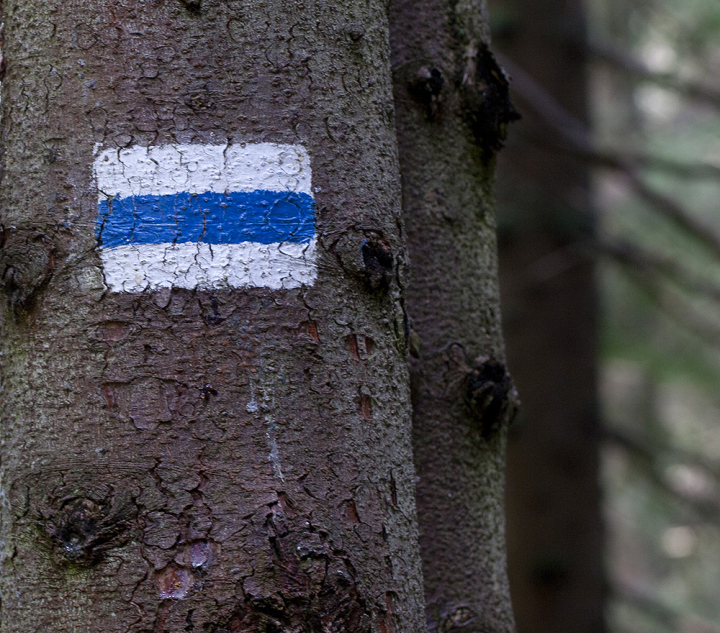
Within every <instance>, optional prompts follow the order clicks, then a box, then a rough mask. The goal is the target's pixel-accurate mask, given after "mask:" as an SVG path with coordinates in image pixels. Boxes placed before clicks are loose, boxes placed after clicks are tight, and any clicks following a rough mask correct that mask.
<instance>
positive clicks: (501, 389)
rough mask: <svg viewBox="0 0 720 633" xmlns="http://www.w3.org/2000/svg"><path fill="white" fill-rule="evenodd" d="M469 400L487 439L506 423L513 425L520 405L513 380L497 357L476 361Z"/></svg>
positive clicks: (468, 387) (469, 382)
mask: <svg viewBox="0 0 720 633" xmlns="http://www.w3.org/2000/svg"><path fill="white" fill-rule="evenodd" d="M465 397H466V401H467V404H468V407H469V408H470V410H471V411H472V413H473V415H474V417H475V418H476V419H477V420H478V421H479V423H480V429H481V433H482V436H483V437H484V438H485V439H489V438H490V437H492V436H493V435H495V434H496V433H497V432H498V431H499V430H500V428H501V427H502V424H503V422H504V421H505V420H507V422H508V423H509V422H510V421H511V419H512V418H513V417H515V414H516V413H517V408H518V406H519V398H518V394H517V391H516V389H515V385H514V384H513V380H512V377H511V376H510V373H509V372H508V370H507V367H506V366H505V364H504V363H502V362H501V361H499V360H498V359H497V358H487V357H484V356H480V357H479V358H477V359H476V360H475V362H474V363H473V366H472V368H471V369H470V371H469V372H468V374H467V379H466V389H465Z"/></svg>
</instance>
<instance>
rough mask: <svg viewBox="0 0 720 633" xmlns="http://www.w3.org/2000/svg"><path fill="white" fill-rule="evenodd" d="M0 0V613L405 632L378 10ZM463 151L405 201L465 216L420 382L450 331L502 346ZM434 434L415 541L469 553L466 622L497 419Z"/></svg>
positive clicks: (479, 210) (411, 511)
mask: <svg viewBox="0 0 720 633" xmlns="http://www.w3.org/2000/svg"><path fill="white" fill-rule="evenodd" d="M4 4H5V7H4V14H5V17H4V23H5V44H4V54H5V66H6V68H7V70H6V74H5V78H4V81H3V91H2V103H3V109H4V112H3V119H2V142H3V168H4V174H3V180H2V185H3V188H2V223H3V227H4V229H3V234H2V235H3V237H2V244H3V248H2V250H1V251H0V253H1V257H2V259H1V260H0V264H1V266H2V267H1V268H0V273H1V274H2V278H3V282H4V293H3V297H4V298H3V303H4V307H3V311H2V315H3V316H2V318H3V322H2V372H3V378H2V379H3V382H2V405H1V406H2V542H1V547H2V625H1V630H2V631H3V633H11V632H23V633H27V632H28V631H54V632H58V633H60V632H65V631H67V632H71V631H82V632H83V633H93V632H101V631H102V632H103V633H106V632H108V631H125V632H137V633H140V632H143V633H147V632H150V631H152V632H153V633H159V632H162V631H172V632H177V631H196V632H200V631H202V632H203V633H205V632H208V633H213V632H214V633H221V632H227V631H232V632H240V631H253V632H255V631H266V632H268V633H270V632H279V631H283V632H300V631H336V632H338V633H339V632H340V631H343V632H345V631H348V632H365V631H367V632H369V631H373V632H382V633H390V632H407V633H411V632H413V633H415V632H417V631H420V630H421V629H422V628H423V624H422V590H421V573H420V562H419V557H418V554H417V548H416V545H417V535H416V524H415V505H414V492H413V487H414V482H413V468H412V461H411V448H410V414H409V411H410V409H409V388H408V385H409V381H408V375H407V368H406V332H405V317H404V310H403V303H402V300H401V294H400V282H399V281H398V280H401V279H402V268H403V247H402V242H401V200H400V182H399V175H398V164H397V157H396V156H397V154H396V140H395V129H394V124H393V102H392V91H391V84H390V72H389V52H388V35H387V33H388V31H387V24H386V11H385V3H384V2H383V1H382V0H369V1H364V0H363V1H360V0H348V1H347V2H343V3H336V2H329V1H327V0H315V1H309V0H308V1H298V2H295V3H292V8H289V7H288V6H286V3H279V2H276V1H274V0H235V1H231V2H226V1H221V0H202V2H201V1H200V0H183V1H179V0H145V1H143V0H140V1H137V0H119V1H118V0H113V1H110V0H82V1H80V0H63V1H60V0H42V1H41V0H5V3H4ZM413 116H417V115H413ZM453 125H455V124H453ZM450 129H452V130H453V133H454V134H458V135H459V134H460V133H459V132H458V131H457V129H456V128H454V127H451V128H450ZM458 138H459V139H460V136H458ZM459 142H461V144H462V150H461V152H460V153H459V154H458V155H457V157H456V158H454V159H453V160H452V161H449V162H447V163H446V164H445V165H444V169H446V170H450V169H452V170H454V169H456V168H457V169H461V171H462V173H464V174H467V176H466V178H467V182H471V183H473V184H472V187H471V188H470V189H469V190H468V191H467V192H466V193H463V194H462V195H461V194H459V193H458V194H455V193H453V192H452V190H451V189H450V187H451V186H453V185H454V184H461V183H462V182H465V181H464V180H459V178H460V176H456V177H454V178H456V179H453V178H451V179H450V180H449V181H448V182H447V184H446V185H443V187H447V189H445V190H444V193H443V192H440V191H439V190H438V189H437V187H438V186H437V185H433V186H432V187H430V188H423V192H425V193H422V192H421V191H420V189H417V190H415V189H414V186H413V185H411V186H410V187H409V191H411V192H413V191H416V192H417V193H421V194H422V195H430V194H432V195H436V194H437V195H438V196H441V195H448V196H452V197H453V199H452V205H446V206H445V207H443V208H447V209H449V210H448V211H447V213H451V214H453V213H455V212H456V211H455V209H456V204H458V203H461V202H463V203H465V202H466V203H467V204H468V208H470V207H472V209H473V211H472V212H471V213H468V214H467V217H465V216H462V217H457V218H456V219H455V218H453V217H448V219H447V220H443V219H442V218H443V216H442V214H441V211H440V210H439V207H438V208H436V207H433V213H437V215H436V217H437V221H438V222H446V224H447V227H449V228H450V229H451V230H452V231H454V232H455V233H457V234H458V235H460V233H461V230H465V229H467V230H471V229H472V230H475V229H477V230H478V231H480V233H479V237H477V236H473V237H472V238H471V239H468V240H466V241H465V242H463V243H462V244H461V245H460V246H458V250H457V252H455V253H452V260H451V262H448V263H451V266H453V267H454V266H460V265H461V264H460V262H461V261H462V260H463V258H464V257H465V256H466V255H467V256H468V257H469V256H470V255H471V254H472V257H471V258H469V259H467V260H466V261H464V263H462V266H463V268H462V269H460V268H450V269H449V270H450V271H451V274H457V279H462V278H463V277H465V276H466V275H467V276H468V277H467V279H468V280H469V281H471V282H472V284H474V285H473V286H472V288H473V290H471V291H469V292H468V293H467V294H466V295H462V296H460V295H458V296H456V297H455V299H453V301H454V303H455V304H456V307H455V308H454V309H455V310H456V311H457V320H454V321H452V329H451V330H443V331H442V332H437V333H436V334H434V335H433V336H436V337H438V338H437V342H433V341H432V340H431V337H430V335H428V336H427V344H428V350H430V351H429V352H428V353H429V354H430V355H429V356H427V361H426V365H427V366H428V367H432V372H433V375H435V374H436V373H437V372H439V373H437V376H438V379H439V380H442V381H443V382H441V383H437V385H436V387H434V389H436V390H437V389H440V390H442V389H443V388H445V387H444V386H445V385H446V384H449V383H448V381H449V380H450V379H451V376H454V373H453V372H454V371H455V370H454V369H453V368H454V366H453V365H452V362H454V361H453V360H451V359H454V358H455V356H454V355H453V354H454V351H453V350H455V349H459V347H458V346H461V347H462V348H464V350H465V353H466V355H467V356H468V357H469V358H472V357H473V355H475V354H478V353H480V352H481V351H483V350H486V349H490V348H493V347H494V348H495V349H497V351H498V352H499V350H500V342H499V333H498V329H497V325H496V323H497V320H496V318H497V303H496V299H495V298H494V297H495V296H496V283H495V279H494V262H495V259H494V250H493V249H492V247H491V244H492V221H491V220H490V219H489V211H488V210H487V208H486V206H485V205H484V203H482V202H481V201H483V200H485V199H486V196H485V194H484V192H483V190H482V186H483V183H484V182H485V180H483V179H482V178H481V177H480V176H479V174H480V173H481V170H479V169H476V168H471V167H462V168H460V167H457V166H458V164H459V161H460V159H464V158H466V157H467V156H469V155H470V154H471V153H472V152H473V151H474V150H473V149H472V147H470V146H469V145H466V144H464V141H462V140H460V141H459ZM427 149H431V146H430V145H428V146H427ZM310 170H311V174H312V175H311V176H310ZM452 175H453V174H451V173H447V175H446V176H445V177H447V178H450V176H452ZM241 177H242V178H241ZM487 177H489V176H487V175H486V176H485V178H487ZM243 178H244V180H242V179H243ZM417 178H418V176H417V175H414V176H413V177H412V180H411V181H410V182H417V180H416V179H417ZM238 179H240V180H242V182H240V180H238ZM434 192H436V193H434ZM413 195H415V194H413ZM268 196H269V197H268ZM233 213H235V215H234V216H233V215H232V214H233ZM258 214H259V215H258ZM223 218H226V220H227V222H226V223H225V224H223ZM238 218H239V220H238ZM253 218H255V219H256V220H257V221H256V222H255V223H254V224H253ZM258 218H259V219H258ZM236 220H238V221H240V220H242V221H243V222H246V224H242V223H241V225H236V224H234V222H235V221H236ZM237 226H240V227H241V229H242V231H247V234H244V233H243V234H242V235H240V233H242V231H241V230H240V228H237ZM236 229H237V230H236ZM248 236H249V237H248ZM273 236H274V237H273ZM436 239H437V240H438V241H441V240H444V239H447V238H444V237H441V236H440V235H439V234H438V236H437V237H434V238H433V243H432V244H431V248H432V249H434V251H435V253H434V255H435V256H436V258H437V259H438V261H440V258H441V257H445V256H446V255H447V256H450V255H451V251H450V246H449V245H447V244H446V243H444V242H443V244H440V243H437V244H436V243H435V240H436ZM419 259H420V258H419V257H417V256H416V260H419ZM278 267H279V268H278ZM438 272H440V269H439V268H438ZM423 276H424V273H421V274H420V278H422V277H423ZM446 277H447V269H445V274H444V277H443V278H446ZM435 279H436V282H437V283H440V284H442V283H444V282H441V278H440V277H436V278H435ZM479 287H482V288H487V290H488V296H491V297H493V299H492V300H491V301H490V302H489V303H488V304H486V305H480V306H477V305H476V304H475V301H476V299H477V297H478V296H479V295H478V294H477V289H478V288H479ZM438 291H439V292H442V288H441V287H439V288H438ZM418 292H419V290H418V291H415V294H416V295H417V294H418ZM465 297H467V299H465ZM426 318H427V317H425V316H423V315H422V313H421V312H420V311H419V310H416V320H417V323H418V325H416V327H419V324H420V323H422V322H423V320H425V319H426ZM453 318H454V317H453ZM448 319H450V317H448ZM464 325H467V326H468V330H467V332H466V333H465V334H464V335H463V336H458V335H456V334H455V333H454V332H455V330H456V328H457V327H458V326H464ZM453 346H454V347H453ZM428 371H430V370H428ZM431 379H432V378H431V376H430V375H428V377H427V379H422V378H421V377H418V378H417V379H416V380H431ZM423 384H425V385H426V386H424V387H422V388H420V389H419V390H418V394H425V393H426V391H427V389H428V388H429V386H430V383H428V382H424V383H423ZM448 389H449V388H448ZM427 393H428V394H429V393H430V392H429V391H427ZM423 397H430V396H429V395H428V396H424V395H419V398H421V399H422V398H423ZM441 397H442V398H445V399H447V400H448V402H449V403H450V405H451V408H452V411H453V412H454V413H453V415H459V413H458V412H459V411H460V408H461V407H462V406H463V405H462V402H461V400H459V399H458V398H459V392H457V390H456V389H453V390H450V391H448V395H442V396H441ZM442 423H443V424H446V425H461V424H465V423H464V422H462V423H461V422H460V421H458V420H456V419H454V418H453V419H443V421H442ZM456 436H457V438H458V441H462V442H467V444H468V453H467V454H466V455H465V456H464V457H463V458H462V463H463V464H464V468H465V469H466V471H467V473H468V475H467V477H465V478H463V479H460V480H458V481H452V482H451V481H450V479H449V478H450V477H452V476H454V473H453V472H448V471H445V470H441V471H440V472H439V473H438V474H437V477H439V478H440V481H441V482H442V484H443V486H444V488H443V490H442V494H441V496H442V497H443V498H446V497H447V495H448V493H450V494H451V495H455V497H454V498H453V499H451V501H452V504H451V505H449V506H448V505H443V506H438V508H437V510H438V511H439V512H441V513H442V512H448V513H449V512H453V513H459V514H454V515H450V514H448V515H446V516H445V519H444V520H443V521H442V523H441V524H440V526H439V529H440V528H442V529H447V527H448V525H449V522H452V523H453V524H455V523H459V524H460V525H461V526H463V527H462V529H461V531H460V535H461V536H462V540H463V542H464V540H465V539H467V538H469V535H470V534H477V535H478V545H477V546H476V547H474V548H473V552H474V553H477V554H481V555H482V557H483V558H482V559H481V560H480V561H479V563H478V564H477V566H475V562H473V564H472V565H468V563H467V562H463V563H462V564H458V563H459V561H458V560H457V559H456V558H455V554H456V552H455V550H453V551H452V552H448V558H447V560H446V561H445V563H444V567H443V568H444V569H446V570H447V571H448V572H449V573H450V572H451V573H450V576H448V578H449V577H453V578H456V577H457V576H458V574H459V575H462V577H463V578H466V579H468V581H469V591H470V592H471V593H470V594H469V595H472V596H473V598H472V601H471V603H470V604H471V607H472V609H474V610H476V611H477V610H479V609H480V605H479V604H478V603H477V602H476V601H475V597H474V596H476V595H483V596H484V595H486V594H487V593H488V592H490V591H492V590H493V588H494V587H495V586H497V587H499V588H500V589H501V590H502V591H501V592H500V594H498V595H500V596H504V593H503V591H504V587H505V582H504V573H503V571H502V569H503V566H502V547H501V543H502V540H501V532H502V521H501V509H500V499H501V495H502V476H501V466H502V459H501V457H500V454H501V449H502V444H503V437H504V435H503V433H498V434H494V435H492V437H491V438H490V439H489V440H483V439H481V438H480V435H479V432H478V430H477V429H476V428H474V427H472V426H470V424H469V423H468V424H466V425H465V426H459V427H457V431H456V430H453V431H452V434H451V436H450V438H451V439H452V438H455V437H456ZM443 450H445V448H443ZM470 459H472V460H475V461H474V462H473V463H470V462H469V461H468V460H470ZM424 481H425V479H422V480H421V482H424ZM465 486H468V489H467V491H465V490H464V487H465ZM478 501H479V502H480V505H479V506H477V507H473V506H472V504H474V503H476V502H478ZM459 540H461V539H459ZM426 542H427V535H426ZM430 578H431V580H432V581H433V582H435V581H436V579H435V578H434V577H433V576H432V574H431V575H430ZM433 591H435V590H434V589H433ZM476 592H479V593H476ZM459 597H460V596H456V595H455V594H454V593H453V594H452V595H451V596H449V599H450V602H448V603H447V604H456V603H455V602H454V601H455V600H456V599H457V598H459ZM493 600H494V599H493ZM503 600H504V598H501V597H499V598H497V604H498V608H499V609H500V610H499V611H498V612H497V614H495V613H493V615H490V614H489V612H487V613H485V612H483V618H485V619H488V618H490V619H491V620H492V621H495V620H496V619H498V620H503V619H505V618H506V613H507V608H506V603H505V602H503ZM445 604H446V602H445V601H444V600H443V601H442V605H443V608H444V605H445ZM486 604H489V603H486ZM468 630H469V629H468ZM473 630H475V629H473ZM478 630H479V629H478Z"/></svg>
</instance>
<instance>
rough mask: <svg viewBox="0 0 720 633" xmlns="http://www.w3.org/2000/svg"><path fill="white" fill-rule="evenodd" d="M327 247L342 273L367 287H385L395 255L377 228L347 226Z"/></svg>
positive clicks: (389, 279) (391, 270)
mask: <svg viewBox="0 0 720 633" xmlns="http://www.w3.org/2000/svg"><path fill="white" fill-rule="evenodd" d="M330 250H331V251H332V252H333V253H334V254H335V255H336V257H337V258H338V259H339V260H340V265H341V266H342V267H343V269H344V270H345V272H347V273H349V274H351V275H352V276H353V277H356V278H359V279H362V280H363V281H364V282H365V283H366V284H367V286H368V287H369V288H370V289H371V290H381V291H385V290H387V289H388V288H389V287H390V285H391V284H392V281H393V277H394V275H395V264H396V257H395V256H394V255H393V251H392V248H391V246H390V244H389V243H388V242H387V240H386V239H385V238H384V237H383V236H382V235H381V234H380V233H379V232H377V231H373V230H365V231H360V230H356V229H350V230H349V231H347V232H346V233H345V234H344V235H343V236H342V237H341V238H340V239H338V240H337V241H336V242H334V243H333V244H332V246H331V247H330Z"/></svg>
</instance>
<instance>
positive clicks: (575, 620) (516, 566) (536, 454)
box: [490, 0, 606, 633]
mask: <svg viewBox="0 0 720 633" xmlns="http://www.w3.org/2000/svg"><path fill="white" fill-rule="evenodd" d="M490 11H491V13H492V15H493V20H494V21H495V22H496V23H497V29H496V30H494V41H495V44H496V46H497V47H498V50H500V51H502V52H503V53H504V54H505V55H507V56H508V58H509V59H510V60H512V62H513V64H515V65H517V66H519V67H520V68H522V69H523V70H524V71H525V72H526V73H527V74H528V75H530V76H531V77H532V78H533V79H534V80H535V81H536V82H538V83H539V84H540V85H541V86H542V87H543V88H544V89H545V90H546V91H547V92H548V93H549V94H550V95H551V96H552V97H553V98H554V99H555V100H556V101H557V102H559V103H560V104H561V105H562V106H563V107H564V108H565V109H566V110H567V111H568V112H570V113H572V114H573V115H574V116H575V117H577V118H578V119H580V120H582V121H587V119H588V111H587V89H588V88H587V75H586V72H587V69H586V65H585V53H584V48H583V42H584V38H585V31H584V28H585V26H584V14H583V7H582V3H581V2H569V3H568V2H566V1H564V0H562V1H555V0H548V1H545V2H536V1H533V0H512V1H505V0H492V1H491V2H490ZM518 81H520V78H518ZM518 106H519V107H520V108H521V109H522V114H523V120H522V121H521V122H520V123H519V124H518V125H517V127H515V128H514V129H513V135H512V136H511V138H510V141H509V142H508V146H507V148H506V149H505V150H504V151H503V153H502V154H501V156H500V158H499V160H498V187H497V192H498V223H499V235H500V240H499V244H500V279H501V287H502V298H503V317H504V326H505V336H506V341H507V350H508V364H509V365H510V368H511V370H512V372H513V376H514V378H515V380H516V384H517V387H518V390H519V391H520V393H521V395H522V402H523V406H522V409H521V413H520V415H519V416H518V419H517V420H516V422H515V423H514V424H513V426H512V427H511V430H510V434H509V438H508V470H507V517H508V565H509V573H510V586H511V590H512V596H513V606H514V610H515V617H516V619H517V625H518V631H520V632H522V633H541V632H542V633H561V632H567V633H570V632H571V631H572V632H577V631H587V632H591V631H592V632H599V631H603V630H604V623H603V609H604V604H605V603H604V600H605V595H606V586H605V575H604V572H603V529H602V516H601V507H600V489H599V451H600V437H601V434H600V420H599V411H598V401H597V358H596V353H597V350H596V336H597V323H596V318H597V311H598V305H597V296H596V287H595V264H594V261H593V260H592V258H591V253H592V247H593V239H594V226H593V219H592V211H591V204H592V203H591V199H590V198H591V196H590V174H589V170H588V168H587V166H586V165H585V164H583V163H582V161H580V160H577V159H573V158H571V157H568V156H567V155H563V154H562V153H560V152H557V151H552V149H551V148H552V147H553V145H555V146H556V145H557V132H556V131H555V130H551V129H550V128H549V127H548V126H547V124H546V123H545V122H544V121H543V120H542V118H541V117H540V116H538V114H537V112H536V110H534V108H533V106H532V104H528V103H527V102H524V101H522V100H521V99H520V98H518Z"/></svg>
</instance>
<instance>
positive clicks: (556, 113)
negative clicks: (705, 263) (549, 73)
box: [497, 53, 720, 258]
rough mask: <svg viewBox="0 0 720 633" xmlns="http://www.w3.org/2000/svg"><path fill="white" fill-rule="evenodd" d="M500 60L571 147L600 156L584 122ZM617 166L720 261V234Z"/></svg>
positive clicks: (634, 171)
mask: <svg viewBox="0 0 720 633" xmlns="http://www.w3.org/2000/svg"><path fill="white" fill-rule="evenodd" d="M497 57H498V60H499V61H500V63H501V65H502V66H504V67H505V69H506V70H507V71H508V72H509V73H510V75H511V76H512V79H513V82H512V86H513V89H514V90H515V91H516V92H517V93H518V94H519V95H520V96H521V97H522V98H524V99H525V100H526V101H527V103H528V104H529V105H530V106H531V107H532V108H533V110H535V111H536V112H537V113H538V114H539V115H540V116H541V117H542V118H543V119H545V121H546V122H547V123H548V124H549V125H551V126H552V127H553V128H554V129H555V130H556V131H557V132H559V133H560V134H561V135H562V137H563V138H564V139H565V140H566V141H567V142H568V143H570V145H571V146H573V147H574V148H576V149H580V150H582V151H584V152H588V153H592V154H599V153H600V152H598V150H597V149H596V148H595V146H594V143H593V141H592V137H591V135H590V133H589V131H588V130H587V128H586V127H585V125H584V124H583V123H582V121H580V120H579V119H577V117H575V116H573V115H572V114H571V113H570V112H568V111H567V110H566V109H565V108H563V107H562V105H560V104H559V103H558V102H557V101H556V100H555V99H554V98H553V97H552V96H551V95H550V94H549V93H548V92H547V91H546V90H545V89H544V88H543V87H542V86H540V84H538V83H537V82H536V81H535V80H534V79H532V77H530V76H529V75H528V74H527V73H525V72H524V71H523V70H522V69H521V68H519V67H518V66H516V65H515V64H514V63H513V62H512V61H511V60H510V59H508V58H507V57H505V56H504V55H501V54H499V53H498V55H497ZM613 167H614V168H615V169H618V170H622V172H623V173H625V174H626V175H627V177H628V179H629V180H630V183H631V184H632V186H633V189H634V190H635V192H636V193H637V195H638V196H639V197H640V198H642V199H643V200H644V201H645V202H647V203H648V204H650V205H651V206H652V208H653V209H655V210H656V211H658V212H659V213H661V214H662V215H663V216H665V217H666V218H667V219H668V220H670V221H672V222H673V223H674V224H675V225H676V226H678V227H679V228H681V229H683V230H684V231H686V232H687V233H689V234H690V235H692V236H693V237H694V238H695V239H696V240H698V241H699V242H700V243H702V244H704V245H705V246H706V247H708V248H709V249H710V250H711V251H712V252H713V254H714V255H715V256H716V257H718V258H720V233H719V232H718V231H717V229H716V228H715V227H714V226H712V225H710V224H708V223H706V222H704V221H703V220H701V219H700V218H698V217H696V216H695V215H693V214H692V213H691V212H689V211H688V210H687V209H685V208H684V207H683V206H682V205H681V204H680V203H679V202H677V201H676V200H674V199H672V198H671V197H669V196H666V195H665V194H662V193H660V192H658V191H656V190H654V189H652V188H651V187H649V186H648V185H647V184H646V183H645V182H644V181H643V179H642V177H641V176H640V175H639V172H638V167H637V165H635V164H634V163H633V162H632V161H631V160H626V161H620V160H618V161H617V162H616V163H615V164H614V165H613Z"/></svg>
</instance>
